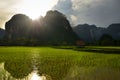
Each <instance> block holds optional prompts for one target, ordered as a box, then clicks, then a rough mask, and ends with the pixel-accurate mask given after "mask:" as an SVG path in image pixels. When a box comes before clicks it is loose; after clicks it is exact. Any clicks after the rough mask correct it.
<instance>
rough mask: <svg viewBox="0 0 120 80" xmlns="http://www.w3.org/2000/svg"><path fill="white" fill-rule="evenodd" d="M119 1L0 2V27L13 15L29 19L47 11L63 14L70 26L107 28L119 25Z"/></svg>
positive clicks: (57, 0) (46, 0) (6, 0)
mask: <svg viewBox="0 0 120 80" xmlns="http://www.w3.org/2000/svg"><path fill="white" fill-rule="evenodd" d="M119 3H120V0H9V1H8V0H0V26H1V27H2V28H4V25H5V22H6V21H8V20H9V19H10V18H11V17H12V16H13V15H14V14H17V13H23V14H26V15H28V16H30V17H31V18H36V17H38V15H39V14H40V15H43V16H44V15H45V12H46V11H47V10H50V9H53V10H58V11H60V12H62V13H63V14H65V15H66V16H67V18H68V20H70V23H71V25H72V26H75V25H78V24H85V23H87V24H95V25H96V26H98V27H108V26H109V25H110V24H112V23H120V5H119Z"/></svg>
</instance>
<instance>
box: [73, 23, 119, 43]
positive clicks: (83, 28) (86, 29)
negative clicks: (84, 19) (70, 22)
mask: <svg viewBox="0 0 120 80" xmlns="http://www.w3.org/2000/svg"><path fill="white" fill-rule="evenodd" d="M73 30H74V31H75V32H76V34H77V35H78V36H79V37H80V38H81V39H82V40H84V41H85V42H86V43H94V42H95V41H98V40H100V38H101V37H102V36H103V35H105V34H107V35H109V36H111V37H112V38H113V39H114V40H117V41H119V40H120V23H118V24H111V25H109V26H108V27H107V28H102V27H97V26H96V25H89V24H81V25H78V26H75V27H73Z"/></svg>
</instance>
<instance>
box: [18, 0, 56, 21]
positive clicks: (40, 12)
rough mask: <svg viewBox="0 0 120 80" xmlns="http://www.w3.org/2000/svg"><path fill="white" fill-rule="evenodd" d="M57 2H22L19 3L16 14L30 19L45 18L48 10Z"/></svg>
mask: <svg viewBox="0 0 120 80" xmlns="http://www.w3.org/2000/svg"><path fill="white" fill-rule="evenodd" d="M57 1H58V0H23V1H21V3H20V7H19V9H18V12H20V13H23V14H26V15H27V16H29V17H30V18H31V19H33V20H34V19H37V18H39V17H40V16H45V14H46V12H47V11H48V10H51V9H52V8H53V6H55V5H56V4H57Z"/></svg>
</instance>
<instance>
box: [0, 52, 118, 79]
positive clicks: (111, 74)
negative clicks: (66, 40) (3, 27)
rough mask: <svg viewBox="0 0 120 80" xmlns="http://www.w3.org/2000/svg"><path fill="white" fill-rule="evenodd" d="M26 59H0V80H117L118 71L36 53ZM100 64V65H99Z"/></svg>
mask: <svg viewBox="0 0 120 80" xmlns="http://www.w3.org/2000/svg"><path fill="white" fill-rule="evenodd" d="M34 53H35V54H32V55H24V56H26V57H23V58H19V57H21V56H17V55H16V54H15V55H12V56H10V57H7V58H4V56H2V57H3V58H1V59H0V80H119V79H120V69H116V68H110V67H109V68H108V67H100V66H98V67H96V66H94V65H92V66H85V65H87V64H85V63H86V62H76V61H72V60H71V59H69V58H68V59H67V58H62V57H61V58H54V57H45V56H44V57H43V56H41V55H39V54H38V53H37V52H34ZM0 56H1V54H0ZM101 64H102V63H101Z"/></svg>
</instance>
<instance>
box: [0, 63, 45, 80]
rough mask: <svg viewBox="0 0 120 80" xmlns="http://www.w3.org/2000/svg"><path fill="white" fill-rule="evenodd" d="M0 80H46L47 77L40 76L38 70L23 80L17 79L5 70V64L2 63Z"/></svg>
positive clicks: (0, 65)
mask: <svg viewBox="0 0 120 80" xmlns="http://www.w3.org/2000/svg"><path fill="white" fill-rule="evenodd" d="M0 80H46V76H45V75H41V76H40V75H39V74H38V71H37V70H34V71H32V72H31V73H30V74H29V75H28V76H27V77H25V78H23V79H16V78H14V77H12V76H11V74H10V73H9V72H7V71H6V70H5V69H4V63H0Z"/></svg>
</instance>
